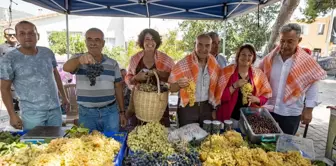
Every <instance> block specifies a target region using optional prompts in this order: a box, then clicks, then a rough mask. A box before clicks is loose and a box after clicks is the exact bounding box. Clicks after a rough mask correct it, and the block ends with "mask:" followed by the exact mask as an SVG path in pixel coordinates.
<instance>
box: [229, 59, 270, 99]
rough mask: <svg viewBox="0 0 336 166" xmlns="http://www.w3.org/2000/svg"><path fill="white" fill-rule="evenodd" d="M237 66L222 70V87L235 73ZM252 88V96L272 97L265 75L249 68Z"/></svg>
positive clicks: (256, 69) (258, 70)
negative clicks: (253, 88)
mask: <svg viewBox="0 0 336 166" xmlns="http://www.w3.org/2000/svg"><path fill="white" fill-rule="evenodd" d="M236 68H237V65H234V64H233V65H229V66H227V67H225V68H223V69H222V74H223V75H224V81H223V84H222V86H224V87H226V86H227V84H228V82H229V80H230V78H231V76H232V74H233V73H234V72H235V70H236ZM251 70H252V78H253V86H254V87H255V90H256V92H254V96H257V97H259V96H264V97H265V98H270V97H272V88H271V85H270V84H269V82H268V80H267V77H266V75H265V74H264V73H263V72H262V71H261V70H260V69H258V68H254V67H251Z"/></svg>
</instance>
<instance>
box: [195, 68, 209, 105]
mask: <svg viewBox="0 0 336 166" xmlns="http://www.w3.org/2000/svg"><path fill="white" fill-rule="evenodd" d="M209 87H210V75H209V72H208V65H206V66H205V67H204V68H203V67H202V66H201V65H198V77H197V82H196V102H202V101H207V100H209Z"/></svg>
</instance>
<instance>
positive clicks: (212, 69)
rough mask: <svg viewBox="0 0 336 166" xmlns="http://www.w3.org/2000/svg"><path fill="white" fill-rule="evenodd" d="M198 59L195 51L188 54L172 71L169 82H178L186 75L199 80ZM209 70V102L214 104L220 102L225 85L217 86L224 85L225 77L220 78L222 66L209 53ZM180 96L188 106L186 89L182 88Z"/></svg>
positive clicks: (195, 80)
mask: <svg viewBox="0 0 336 166" xmlns="http://www.w3.org/2000/svg"><path fill="white" fill-rule="evenodd" d="M198 64H199V63H198V59H197V55H196V54H195V52H193V53H191V54H190V55H187V56H186V57H185V58H183V59H182V60H180V61H179V62H178V63H177V64H176V65H175V66H174V67H173V70H172V72H171V73H170V77H169V80H168V82H169V83H176V82H177V81H178V80H179V79H181V78H183V77H186V78H189V79H192V80H194V82H195V83H196V82H197V78H198V71H199V69H198V68H199V67H198ZM207 67H208V72H209V75H210V87H209V103H210V104H212V105H213V106H217V105H219V104H220V98H221V96H222V92H223V89H224V87H223V86H217V85H222V82H221V81H223V80H224V79H220V66H219V65H218V64H217V61H216V59H215V58H214V57H213V56H212V55H211V54H209V55H208V61H207ZM180 96H181V101H182V106H186V105H187V104H188V102H189V96H188V94H187V92H186V90H185V89H181V90H180Z"/></svg>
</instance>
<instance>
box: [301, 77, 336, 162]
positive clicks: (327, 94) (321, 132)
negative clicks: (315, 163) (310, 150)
mask: <svg viewBox="0 0 336 166" xmlns="http://www.w3.org/2000/svg"><path fill="white" fill-rule="evenodd" d="M335 86H336V80H334V79H333V78H330V77H329V78H328V79H326V80H323V81H321V82H320V83H319V101H320V102H322V103H321V104H320V105H319V106H318V107H316V108H315V109H314V111H313V120H312V122H311V123H310V125H309V128H308V132H307V137H306V138H308V139H312V140H313V141H314V150H315V157H316V158H320V157H324V155H325V150H326V144H327V137H328V127H329V118H330V110H329V109H327V108H326V107H327V106H329V105H336V88H335ZM304 128H305V126H301V127H300V128H299V131H298V133H297V134H300V135H301V136H302V135H303V132H304Z"/></svg>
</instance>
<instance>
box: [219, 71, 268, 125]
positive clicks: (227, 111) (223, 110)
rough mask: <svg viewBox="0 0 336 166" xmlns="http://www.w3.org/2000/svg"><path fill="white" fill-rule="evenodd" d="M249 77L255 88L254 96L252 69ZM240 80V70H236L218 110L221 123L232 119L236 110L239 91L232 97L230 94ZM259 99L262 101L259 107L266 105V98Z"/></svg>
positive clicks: (253, 93)
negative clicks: (232, 87)
mask: <svg viewBox="0 0 336 166" xmlns="http://www.w3.org/2000/svg"><path fill="white" fill-rule="evenodd" d="M248 75H249V78H250V81H251V84H252V86H253V92H252V95H255V93H256V88H255V86H254V81H253V73H252V69H251V68H250V69H249V72H248ZM238 79H239V76H238V68H236V70H235V72H234V73H233V74H232V76H231V77H230V80H229V82H228V83H227V85H226V87H225V89H224V91H223V95H222V98H221V106H220V107H219V108H218V110H217V120H219V121H224V120H229V119H230V118H231V114H232V112H233V109H234V107H235V105H236V103H237V100H238V89H237V90H236V91H234V92H233V93H232V95H231V94H230V87H231V86H232V85H233V84H234V83H235V82H236V81H238ZM259 99H260V104H259V105H264V104H265V103H266V102H267V100H268V99H267V98H266V97H264V96H260V97H259ZM252 106H255V107H258V106H257V105H252Z"/></svg>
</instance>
